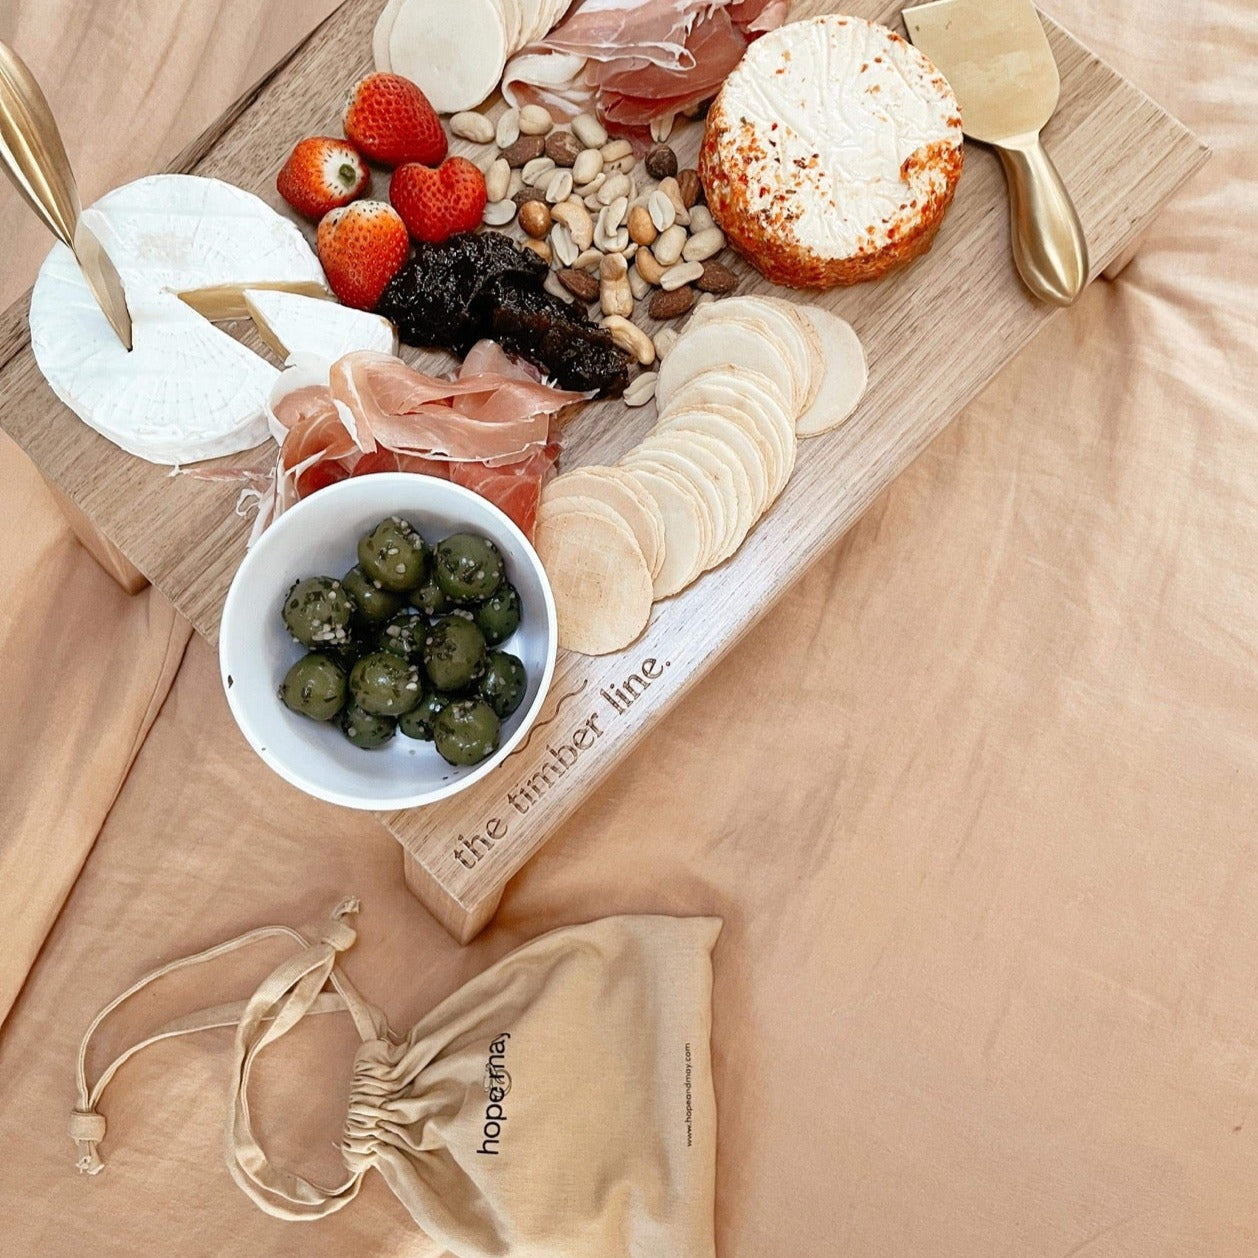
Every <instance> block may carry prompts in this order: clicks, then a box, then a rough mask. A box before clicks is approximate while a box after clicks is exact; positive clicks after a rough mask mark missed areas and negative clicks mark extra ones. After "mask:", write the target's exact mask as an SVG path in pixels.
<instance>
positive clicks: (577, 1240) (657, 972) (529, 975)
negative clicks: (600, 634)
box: [71, 900, 721, 1258]
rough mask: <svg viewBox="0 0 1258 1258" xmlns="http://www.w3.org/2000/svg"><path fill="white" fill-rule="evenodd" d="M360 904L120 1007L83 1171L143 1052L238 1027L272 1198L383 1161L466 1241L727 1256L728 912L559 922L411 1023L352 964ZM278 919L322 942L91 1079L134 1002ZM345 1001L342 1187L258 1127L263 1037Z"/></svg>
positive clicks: (568, 1253) (232, 1110) (559, 1252)
mask: <svg viewBox="0 0 1258 1258" xmlns="http://www.w3.org/2000/svg"><path fill="white" fill-rule="evenodd" d="M357 911H358V903H357V901H354V900H346V901H345V902H343V903H342V904H341V905H340V906H339V907H338V908H337V909H336V911H335V913H334V914H333V917H332V919H331V921H330V922H329V923H328V924H326V925H325V927H324V928H323V930H322V932H321V933H320V936H319V938H318V940H317V941H315V942H313V943H311V942H308V941H307V940H306V939H305V938H304V937H303V936H301V935H299V934H298V933H297V932H296V931H293V930H290V929H289V928H287V927H264V928H261V929H259V930H256V931H251V932H250V933H249V934H247V935H242V936H240V937H238V938H237V939H234V940H229V941H227V942H226V943H224V944H220V945H218V946H217V947H215V948H211V949H208V950H207V951H206V952H203V953H199V954H197V955H196V956H193V957H189V958H186V959H184V960H180V961H176V962H173V963H171V964H170V965H167V966H164V967H162V968H161V969H159V970H157V971H154V973H152V974H150V975H148V976H146V977H145V978H143V979H141V980H140V981H139V982H138V983H136V984H135V985H134V986H133V987H131V988H129V989H128V990H127V991H126V992H124V993H123V994H122V995H121V996H119V997H118V998H117V999H116V1000H115V1001H113V1002H111V1004H110V1005H108V1006H106V1008H105V1009H104V1010H102V1012H101V1013H100V1015H98V1017H97V1018H96V1019H95V1020H94V1021H93V1023H92V1024H91V1026H90V1027H89V1028H88V1031H87V1034H86V1035H85V1037H84V1041H83V1047H82V1050H81V1052H80V1055H79V1103H78V1106H77V1108H76V1110H75V1111H74V1113H73V1115H72V1117H71V1136H72V1137H73V1138H74V1139H75V1140H76V1142H77V1143H78V1145H79V1151H80V1159H79V1167H80V1169H81V1170H84V1171H87V1172H89V1173H92V1174H95V1173H97V1172H99V1171H100V1170H101V1169H102V1167H103V1165H104V1164H103V1162H102V1160H101V1158H100V1156H99V1151H98V1146H99V1144H100V1143H101V1141H103V1139H104V1137H105V1121H104V1118H103V1116H101V1115H100V1113H99V1112H98V1109H97V1107H98V1105H99V1102H100V1099H101V1094H102V1093H103V1091H104V1089H105V1087H106V1085H107V1084H108V1083H109V1081H110V1080H111V1079H112V1078H113V1077H114V1075H115V1073H116V1072H117V1070H118V1068H119V1067H120V1066H121V1065H122V1064H123V1063H124V1062H125V1061H126V1060H127V1059H128V1058H130V1057H131V1056H134V1054H135V1053H137V1052H139V1051H141V1050H142V1049H143V1048H144V1047H146V1046H147V1045H148V1044H150V1043H155V1042H156V1041H157V1040H159V1039H167V1038H171V1037H172V1036H177V1035H186V1034H189V1033H192V1032H195V1031H198V1030H203V1029H207V1028H209V1027H212V1026H224V1025H231V1024H232V1023H233V1022H235V1024H236V1028H237V1029H236V1040H235V1050H234V1062H233V1069H232V1088H231V1097H230V1098H229V1099H230V1107H229V1118H228V1135H227V1162H228V1167H229V1169H230V1171H231V1174H232V1176H233V1178H234V1179H235V1181H236V1183H237V1184H238V1185H239V1186H240V1187H241V1188H242V1190H243V1191H244V1192H246V1193H247V1194H248V1196H249V1197H250V1198H251V1199H252V1200H253V1201H254V1202H255V1203H256V1204H257V1205H258V1206H259V1207H260V1208H261V1209H262V1210H264V1211H266V1212H267V1213H268V1214H270V1215H273V1216H275V1217H277V1218H282V1219H288V1220H292V1221H307V1220H314V1219H319V1218H323V1217H325V1216H327V1215H329V1214H331V1213H334V1212H335V1211H337V1210H340V1209H342V1208H344V1207H345V1206H346V1205H348V1204H349V1202H350V1201H352V1200H353V1199H354V1197H355V1196H356V1195H357V1193H358V1191H359V1188H360V1186H361V1184H362V1181H363V1178H364V1176H365V1175H366V1174H367V1173H368V1172H369V1171H371V1170H376V1171H378V1172H379V1173H380V1174H381V1176H382V1177H383V1178H384V1180H385V1181H386V1182H387V1183H388V1185H389V1187H390V1188H391V1189H392V1191H393V1192H394V1194H395V1195H396V1196H397V1198H398V1199H399V1201H401V1203H402V1204H403V1205H404V1206H405V1207H406V1209H407V1211H408V1212H409V1214H410V1215H411V1217H412V1218H413V1219H414V1221H415V1222H416V1223H417V1224H418V1225H419V1227H421V1228H422V1229H423V1231H424V1232H425V1233H426V1234H427V1235H429V1236H430V1237H431V1238H432V1239H433V1240H435V1241H437V1242H439V1243H440V1244H442V1245H444V1246H445V1247H446V1248H447V1249H448V1250H449V1251H450V1252H451V1253H453V1254H455V1255H458V1256H459V1258H499V1256H501V1255H507V1254H510V1255H513V1258H542V1256H543V1255H545V1256H546V1258H608V1256H609V1255H621V1254H623V1255H632V1256H634V1258H637V1256H639V1255H640V1256H641V1258H648V1256H651V1258H660V1255H670V1256H673V1255H675V1256H677V1258H691V1256H694V1258H709V1256H710V1255H713V1254H714V1253H715V1241H714V1194H715V1176H716V1101H715V1096H714V1092H713V1087H712V1073H711V1014H712V950H713V948H714V947H715V944H716V940H717V936H718V935H719V933H720V929H721V923H720V922H719V920H716V919H713V918H673V917H656V916H624V917H610V918H604V919H602V920H600V921H596V922H591V923H589V924H587V925H581V926H570V927H564V928H562V929H560V930H556V931H552V932H551V933H549V934H547V935H543V936H541V937H540V938H538V939H536V940H534V941H532V942H531V943H528V944H525V945H524V946H522V947H520V948H518V949H516V951H514V952H512V953H510V954H509V955H508V956H506V957H504V958H503V959H502V960H501V961H499V962H497V963H496V964H495V965H493V966H491V967H490V968H489V969H488V970H486V971H485V972H484V973H482V974H481V975H479V976H478V977H477V978H475V979H473V980H472V981H471V982H469V983H467V984H466V985H465V986H464V987H462V988H461V989H460V990H459V991H457V992H455V993H454V994H453V995H452V996H451V997H449V998H448V999H447V1000H445V1001H443V1002H442V1003H441V1004H440V1005H438V1006H437V1007H436V1008H435V1009H433V1010H432V1011H431V1012H430V1013H429V1014H428V1015H427V1016H426V1017H424V1018H423V1019H421V1020H420V1021H419V1022H418V1023H417V1024H416V1025H415V1026H414V1027H413V1028H412V1029H411V1030H410V1031H409V1032H408V1033H407V1034H405V1035H401V1036H398V1035H394V1034H393V1033H392V1032H391V1031H390V1030H389V1027H388V1024H387V1022H386V1020H385V1018H384V1015H383V1014H382V1013H381V1012H380V1011H379V1010H378V1009H376V1008H375V1007H373V1006H372V1005H370V1004H369V1003H368V1002H367V1001H365V1000H364V999H363V997H362V996H361V995H359V993H358V992H357V991H356V990H355V988H354V987H353V985H352V984H351V983H350V982H349V980H348V979H347V978H346V977H345V975H344V974H343V973H342V972H341V970H340V969H339V968H338V966H337V964H336V960H337V957H338V955H339V954H340V953H341V952H343V951H345V950H346V949H348V948H349V947H351V946H352V944H353V943H354V940H355V932H354V930H353V928H352V927H351V926H350V925H349V923H348V921H347V920H346V919H347V918H349V917H351V916H352V915H353V914H355V913H356V912H357ZM277 934H278V935H284V936H286V937H289V938H292V939H294V940H295V941H297V942H298V943H299V945H300V950H299V951H298V952H297V953H296V954H295V955H294V956H292V957H291V958H290V959H289V960H287V961H285V962H284V963H283V964H281V965H280V966H279V967H278V968H277V969H276V970H274V971H273V972H272V973H271V975H270V976H269V977H268V978H267V979H266V980H265V981H264V982H263V983H262V984H261V985H260V986H259V988H258V990H257V991H256V992H255V993H254V995H253V997H252V998H251V999H250V1000H249V1001H248V1002H247V1003H246V1004H244V1005H235V1006H222V1007H219V1008H216V1009H210V1010H204V1011H202V1012H200V1013H198V1014H193V1015H190V1016H185V1017H183V1018H180V1019H178V1020H176V1021H175V1022H172V1023H169V1024H168V1025H167V1026H165V1027H163V1028H162V1029H161V1030H159V1031H158V1032H156V1033H154V1035H152V1036H150V1037H149V1038H148V1039H147V1040H145V1041H143V1042H142V1043H140V1044H138V1045H135V1046H134V1047H132V1048H131V1049H129V1050H128V1051H127V1052H126V1053H124V1054H122V1056H121V1057H119V1058H118V1060H117V1061H115V1062H114V1063H113V1064H112V1065H110V1066H109V1067H108V1068H107V1069H106V1070H105V1071H104V1073H103V1074H102V1075H101V1077H100V1079H99V1081H98V1082H97V1083H96V1085H95V1086H94V1087H89V1086H88V1083H87V1075H86V1057H87V1050H88V1047H89V1044H90V1041H91V1038H92V1036H93V1034H94V1033H95V1031H96V1029H97V1028H98V1027H99V1026H100V1024H101V1022H102V1021H103V1020H104V1019H105V1018H106V1017H107V1016H108V1015H109V1014H110V1013H111V1012H112V1011H113V1010H114V1009H116V1008H117V1007H118V1005H120V1004H121V1003H122V1002H123V1001H125V1000H127V999H128V998H129V997H130V996H132V995H134V994H135V993H136V992H138V991H140V990H141V989H143V988H145V987H147V986H148V985H149V984H150V983H152V982H155V981H157V980H158V979H160V978H161V977H162V976H163V975H165V974H168V973H170V972H172V971H173V970H176V969H181V968H185V967H188V966H192V965H198V964H201V963H202V962H205V961H209V960H212V959H214V958H217V957H221V956H223V955H226V954H227V953H230V952H233V951H236V950H239V949H241V948H244V947H247V946H248V945H249V944H251V943H253V942H255V941H256V940H259V939H264V938H273V937H275V936H276V935H277ZM329 985H330V986H331V989H332V990H330V991H329V990H327V988H328V986H329ZM342 1011H343V1012H348V1013H349V1015H350V1016H351V1018H352V1019H353V1021H354V1025H355V1028H356V1029H357V1031H358V1034H359V1038H360V1039H361V1041H362V1042H361V1044H360V1046H359V1048H358V1050H357V1053H356V1055H355V1060H354V1068H353V1080H352V1084H351V1087H350V1096H349V1104H348V1113H347V1117H346V1124H345V1130H344V1137H343V1140H342V1144H341V1153H342V1156H343V1158H344V1161H345V1167H346V1178H345V1180H344V1182H342V1183H341V1184H339V1185H336V1186H333V1187H324V1186H321V1185H318V1184H315V1183H312V1182H311V1181H310V1180H308V1179H306V1178H304V1177H303V1176H302V1175H300V1174H298V1173H297V1172H295V1171H292V1170H289V1169H286V1168H283V1167H278V1166H276V1165H274V1164H273V1163H272V1162H271V1160H270V1158H269V1157H268V1155H267V1153H266V1151H265V1150H264V1149H263V1148H262V1146H261V1144H260V1143H259V1141H258V1140H257V1138H256V1137H255V1135H254V1132H253V1124H252V1120H251V1116H250V1112H249V1100H248V1093H249V1081H250V1075H251V1072H252V1070H253V1066H254V1063H255V1061H256V1059H257V1056H258V1054H259V1053H261V1051H262V1050H263V1049H264V1048H267V1047H268V1046H270V1045H272V1044H274V1043H275V1042H276V1041H277V1040H279V1039H281V1038H282V1037H283V1036H284V1035H285V1034H286V1033H287V1032H288V1031H290V1030H291V1029H292V1028H293V1027H294V1026H296V1025H297V1023H298V1022H300V1021H301V1020H302V1019H303V1018H304V1017H305V1016H307V1015H308V1014H322V1013H331V1012H342ZM237 1020H238V1021H237Z"/></svg>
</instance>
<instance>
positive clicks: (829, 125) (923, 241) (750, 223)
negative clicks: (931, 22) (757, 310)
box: [699, 16, 962, 288]
mask: <svg viewBox="0 0 1258 1258" xmlns="http://www.w3.org/2000/svg"><path fill="white" fill-rule="evenodd" d="M961 161H962V157H961V112H960V107H959V106H958V104H957V99H956V96H955V95H954V94H953V91H952V88H951V87H950V86H949V85H948V83H947V81H946V80H945V79H944V77H943V75H942V74H940V73H939V71H938V70H936V69H935V67H934V66H933V65H932V64H931V63H930V62H929V61H928V60H927V59H926V57H924V56H923V55H922V54H921V53H920V52H919V51H918V50H917V49H916V48H914V47H913V46H912V45H911V44H909V43H908V42H906V41H905V40H904V39H902V38H901V37H900V36H899V35H897V34H895V32H893V31H890V30H888V29H887V28H886V27H885V26H879V25H877V24H876V23H873V22H866V21H865V20H863V19H862V18H856V17H840V16H830V17H819V18H813V19H811V20H808V21H802V22H794V23H791V24H789V25H787V26H783V27H780V28H779V29H778V30H776V31H773V32H771V33H770V34H768V35H765V36H764V37H763V38H762V39H759V40H757V41H756V42H755V43H754V44H752V46H751V48H750V49H749V50H748V52H747V55H746V56H745V57H744V58H743V60H742V62H741V63H740V64H739V66H738V67H737V69H735V70H734V72H733V73H732V74H731V75H730V76H729V78H728V79H726V81H725V84H724V86H723V87H722V89H721V92H720V94H719V95H718V96H717V98H716V102H715V103H714V104H713V106H712V109H711V111H710V112H709V114H708V124H707V133H706V135H705V136H704V142H703V152H702V154H701V158H700V166H699V170H700V175H701V176H702V179H703V186H704V190H705V191H706V193H707V198H708V205H709V207H710V209H711V211H712V215H713V217H714V218H715V219H716V221H717V223H718V224H719V225H720V227H721V229H722V230H723V231H724V232H725V234H726V236H727V237H728V238H729V240H730V242H731V243H732V244H734V245H735V246H736V247H737V248H738V249H739V250H740V251H741V252H742V253H743V254H745V255H746V257H747V258H748V260H749V261H750V262H751V263H752V264H753V265H754V266H756V267H757V268H758V269H759V270H760V271H761V272H763V273H764V275H765V276H767V277H768V278H769V279H770V280H772V281H773V282H774V283H777V284H788V285H791V286H792V287H795V288H831V287H833V286H835V285H838V284H855V283H859V282H860V281H862V280H871V279H876V278H878V277H879V276H881V275H885V274H886V273H887V272H888V271H889V270H891V269H892V268H893V267H896V266H900V265H902V264H903V263H905V262H909V261H911V260H912V259H913V258H916V257H918V256H920V255H921V254H923V253H925V252H926V251H927V250H928V249H929V248H930V246H931V243H932V241H933V240H934V238H935V233H936V232H937V231H938V230H939V225H940V223H941V222H942V221H943V216H944V214H945V212H946V211H947V209H948V206H949V205H950V204H951V203H952V197H953V194H954V192H955V191H956V186H957V180H958V179H959V178H960V175H961Z"/></svg>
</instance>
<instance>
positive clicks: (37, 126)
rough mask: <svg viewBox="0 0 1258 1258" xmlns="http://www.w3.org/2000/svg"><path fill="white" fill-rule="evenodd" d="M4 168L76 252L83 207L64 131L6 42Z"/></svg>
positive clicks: (0, 113)
mask: <svg viewBox="0 0 1258 1258" xmlns="http://www.w3.org/2000/svg"><path fill="white" fill-rule="evenodd" d="M0 164H3V166H4V168H5V170H6V171H7V172H8V175H9V178H10V179H12V180H13V183H14V185H15V186H16V188H17V190H18V192H20V193H21V194H22V198H23V200H25V201H26V203H27V204H28V205H29V206H30V207H31V209H33V210H34V211H35V213H36V214H38V215H39V217H40V218H41V219H43V221H44V223H45V224H46V225H47V226H48V228H49V229H50V230H51V232H52V233H53V235H54V236H56V237H57V239H58V240H60V241H61V243H62V244H64V245H68V246H69V247H70V248H71V249H73V248H74V231H75V228H76V227H77V226H78V221H79V215H80V214H81V213H82V206H81V204H80V202H79V192H78V187H77V186H76V184H75V182H74V172H73V170H72V169H71V167H70V160H69V158H68V157H66V150H65V145H64V143H63V142H62V139H61V132H60V130H59V129H58V127H57V122H56V119H54V118H53V116H52V110H51V109H50V108H49V106H48V100H47V98H46V97H45V96H44V93H43V91H42V90H41V89H40V86H39V84H38V83H37V82H36V81H35V76H34V75H33V74H32V73H31V72H30V70H29V69H28V68H27V66H26V63H25V62H24V61H23V60H22V58H21V57H19V56H18V55H17V53H15V52H14V51H13V49H12V48H10V47H9V46H8V44H6V43H4V42H3V41H2V40H0Z"/></svg>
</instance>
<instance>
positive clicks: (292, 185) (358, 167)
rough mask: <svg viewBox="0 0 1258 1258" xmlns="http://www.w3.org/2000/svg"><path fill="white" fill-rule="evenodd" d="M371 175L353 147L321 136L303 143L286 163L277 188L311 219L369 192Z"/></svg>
mask: <svg viewBox="0 0 1258 1258" xmlns="http://www.w3.org/2000/svg"><path fill="white" fill-rule="evenodd" d="M370 182H371V172H370V171H369V170H368V169H367V165H366V163H365V162H364V161H363V159H362V158H361V157H360V156H359V154H358V151H357V150H356V149H355V148H354V146H353V145H352V144H347V143H346V142H345V141H344V140H334V139H332V138H331V137H330V136H326V135H317V136H312V137H311V138H310V139H308V140H302V142H301V143H300V144H298V145H297V147H296V148H295V149H293V152H292V156H291V157H289V159H288V161H286V162H285V163H284V169H283V170H281V171H280V174H279V178H278V179H276V181H275V186H276V187H277V188H278V189H279V192H280V196H282V197H283V198H284V200H285V201H287V202H288V203H289V205H291V206H292V207H293V209H295V210H296V211H297V213H298V214H304V215H305V216H306V217H307V218H315V219H319V218H322V217H323V216H324V215H325V214H326V213H328V211H329V210H335V209H336V208H337V207H338V206H342V205H348V204H349V203H350V202H351V201H353V200H355V199H356V198H357V197H360V196H362V194H363V193H364V192H365V191H366V190H367V185H368V184H369V183H370Z"/></svg>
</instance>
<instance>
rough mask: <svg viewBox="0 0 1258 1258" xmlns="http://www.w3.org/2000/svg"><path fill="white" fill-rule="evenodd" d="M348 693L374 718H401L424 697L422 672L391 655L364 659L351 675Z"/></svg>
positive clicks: (364, 657)
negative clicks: (421, 684)
mask: <svg viewBox="0 0 1258 1258" xmlns="http://www.w3.org/2000/svg"><path fill="white" fill-rule="evenodd" d="M349 692H350V694H351V695H352V696H353V698H354V702H355V703H356V704H357V705H358V706H359V707H360V708H362V710H363V711H364V712H369V713H371V715H372V716H401V715H402V714H403V713H405V712H409V711H410V710H411V709H412V708H413V707H416V706H417V705H418V703H419V701H420V699H421V698H422V697H423V696H422V693H421V691H420V686H419V669H418V668H416V667H415V665H413V664H408V663H407V662H406V661H405V660H404V659H402V658H401V657H400V656H397V655H394V654H393V653H392V652H391V651H376V652H374V653H373V654H371V655H365V656H363V658H362V659H361V660H359V661H358V663H357V664H355V665H354V670H353V672H351V673H350V675H349Z"/></svg>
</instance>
